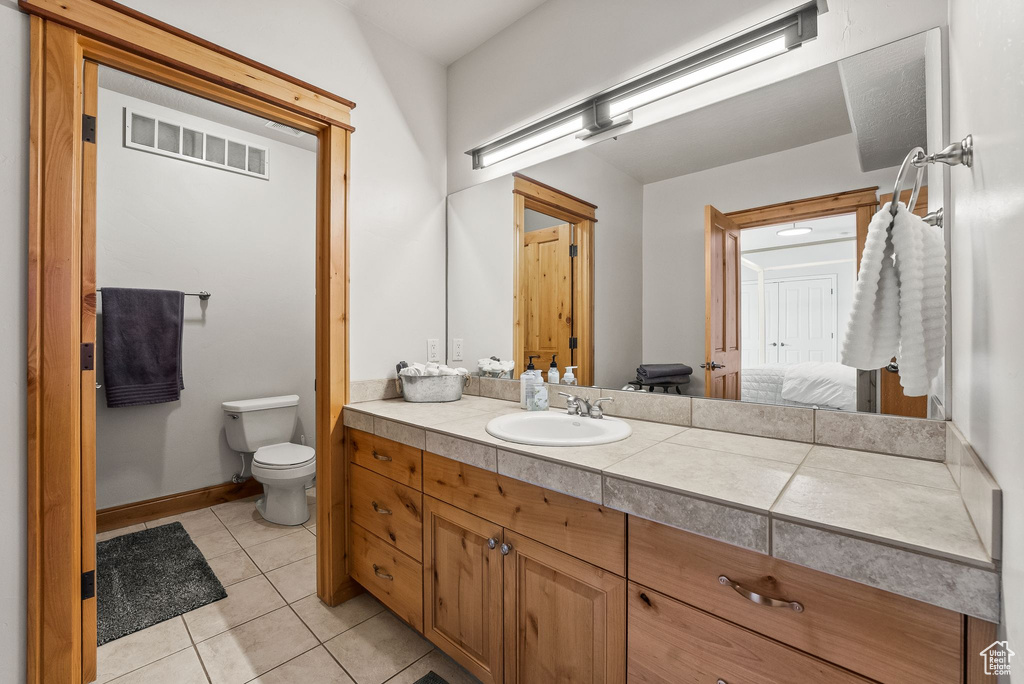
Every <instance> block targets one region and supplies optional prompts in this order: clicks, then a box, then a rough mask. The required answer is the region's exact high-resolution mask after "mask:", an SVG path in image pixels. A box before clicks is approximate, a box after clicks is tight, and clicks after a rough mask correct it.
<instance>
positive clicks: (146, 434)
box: [96, 89, 316, 508]
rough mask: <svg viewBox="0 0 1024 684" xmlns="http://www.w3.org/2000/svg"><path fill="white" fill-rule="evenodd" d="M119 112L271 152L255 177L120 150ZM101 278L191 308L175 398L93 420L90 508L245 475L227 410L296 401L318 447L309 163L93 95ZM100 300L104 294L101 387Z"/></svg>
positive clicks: (158, 111)
mask: <svg viewBox="0 0 1024 684" xmlns="http://www.w3.org/2000/svg"><path fill="white" fill-rule="evenodd" d="M124 107H128V108H129V109H132V110H135V111H137V112H139V113H143V114H151V115H154V116H158V117H160V116H164V117H166V118H167V120H169V121H173V122H175V123H180V124H183V125H186V126H191V127H195V128H196V130H200V131H205V132H208V133H212V134H216V135H221V136H224V137H227V138H231V139H235V140H242V141H246V142H251V143H253V144H255V145H259V146H261V147H265V148H267V150H268V153H269V160H270V179H269V180H263V179H259V178H252V177H249V176H243V175H241V174H238V173H232V172H229V171H225V170H223V169H217V168H211V167H208V166H202V165H199V164H193V163H189V162H185V161H181V160H177V159H170V158H167V157H162V156H159V155H156V154H151V153H148V152H142V151H139V150H136V149H131V148H127V147H124V146H123V145H122V142H121V141H122V131H123V114H122V110H123V108H124ZM98 121H99V124H98V126H99V130H98V138H97V139H98V150H97V210H96V218H97V221H96V223H97V231H96V232H97V236H96V237H97V239H96V243H97V250H96V252H97V253H96V275H97V282H98V283H99V285H100V287H107V286H110V287H141V288H156V289H173V290H186V291H192V292H195V291H198V290H201V289H202V290H209V291H210V292H212V293H213V297H212V298H211V299H210V300H208V301H207V302H200V301H199V299H198V298H197V297H186V298H185V330H184V335H183V338H184V339H183V360H182V363H183V369H184V379H185V390H184V391H183V392H182V395H181V401H179V402H172V403H166V404H154V405H151V406H136V407H125V408H114V409H110V408H107V405H106V401H105V399H104V395H103V392H102V390H101V391H100V392H98V394H97V410H96V447H97V448H96V505H97V508H107V507H110V506H117V505H120V504H124V503H129V502H133V501H142V500H145V499H151V498H155V497H158V496H163V495H166V494H174V493H177V492H184V491H188V490H190V489H197V488H199V487H208V486H211V485H216V484H220V483H223V482H227V481H229V480H230V479H231V476H232V475H233V474H234V473H237V472H238V471H239V470H240V469H241V463H240V457H239V455H238V454H237V453H236V452H235V451H233V450H232V449H231V448H230V447H229V446H228V444H227V440H226V439H225V437H224V415H223V412H222V411H221V410H220V404H221V402H223V401H228V400H232V399H248V398H252V397H266V396H276V395H281V394H297V395H299V397H300V403H299V425H298V426H297V428H296V431H295V435H294V436H290V437H293V438H294V439H295V441H299V439H300V438H301V435H305V436H306V439H307V442H308V443H310V444H312V443H313V442H314V441H315V439H316V438H315V431H314V428H315V424H314V416H315V410H314V408H315V403H316V395H315V392H314V386H313V381H314V377H315V374H316V363H315V350H316V345H315V338H314V327H315V326H314V323H315V320H316V314H315V302H316V279H315V276H316V154H315V153H314V152H311V151H309V150H304V149H301V148H299V147H295V146H294V145H287V144H284V143H281V142H277V141H275V140H271V139H269V138H263V137H260V136H256V135H253V134H252V133H248V132H244V131H239V130H237V129H233V128H228V127H226V126H222V125H219V124H216V123H213V122H211V121H207V120H204V119H200V118H197V117H194V116H189V115H186V114H182V113H180V112H177V111H175V110H173V109H168V108H166V107H160V106H157V105H154V104H151V103H149V102H146V101H143V100H139V99H136V98H133V97H128V96H127V95H122V94H120V93H116V92H113V91H109V90H104V89H101V90H100V93H99V116H98ZM102 303H103V298H102V296H101V297H100V320H99V325H100V334H99V335H98V342H99V351H100V352H101V353H100V354H99V356H100V359H101V363H100V365H98V367H97V370H98V371H99V373H100V374H99V376H98V377H99V378H101V380H100V382H102V377H103V376H102V345H103V335H102Z"/></svg>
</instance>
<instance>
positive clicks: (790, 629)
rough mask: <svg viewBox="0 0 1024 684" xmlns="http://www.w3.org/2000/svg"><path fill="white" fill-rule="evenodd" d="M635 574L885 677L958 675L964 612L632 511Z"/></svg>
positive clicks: (936, 679)
mask: <svg viewBox="0 0 1024 684" xmlns="http://www.w3.org/2000/svg"><path fill="white" fill-rule="evenodd" d="M723 576H724V577H727V578H728V579H729V581H731V582H734V583H736V584H738V585H740V587H741V588H742V589H743V590H746V591H749V592H755V593H757V594H760V595H762V596H766V597H770V598H777V599H784V600H786V601H796V602H799V603H800V605H801V607H802V611H801V612H796V611H794V610H793V609H792V608H791V607H789V606H782V607H769V606H766V605H760V604H757V603H754V602H753V601H752V600H750V599H749V598H746V597H744V596H743V595H741V593H740V592H739V591H737V590H736V589H734V588H733V587H732V586H730V585H728V584H723V583H722V582H720V581H719V577H723ZM629 579H630V581H633V582H638V583H640V584H643V585H645V586H648V587H651V588H653V589H655V590H657V591H660V592H663V593H665V594H667V595H669V596H671V597H673V598H676V599H679V600H680V601H683V602H685V603H688V604H689V605H691V606H695V607H697V608H700V609H701V610H704V611H707V612H708V613H713V614H715V615H717V616H719V617H722V618H725V619H726V620H728V621H730V622H734V623H736V624H738V625H742V626H744V627H747V628H749V629H752V630H754V631H755V632H759V633H761V634H764V635H766V636H769V637H771V638H772V639H777V640H778V641H781V642H783V643H786V644H789V645H791V646H794V647H796V648H798V649H800V650H802V651H807V652H808V653H812V654H814V655H816V656H819V657H821V658H824V659H825V660H829V661H831V662H833V663H836V664H837V665H841V666H843V667H845V668H847V669H850V670H853V671H855V672H859V673H861V674H863V675H866V676H868V677H870V678H872V679H876V680H878V681H880V682H908V681H921V682H924V681H926V682H933V683H935V684H939V683H942V684H946V683H949V684H954V683H955V682H959V681H960V668H961V642H962V617H961V616H960V615H959V614H957V613H954V612H952V611H949V610H945V609H943V608H938V607H935V606H931V605H928V604H925V603H921V602H919V601H914V600H912V599H908V598H905V597H902V596H897V595H895V594H891V593H889V592H886V591H882V590H880V589H875V588H873V587H868V586H866V585H863V584H858V583H856V582H851V581H849V580H845V579H842V578H839V577H834V576H832V575H828V574H825V573H822V572H818V571H816V570H810V569H808V568H805V567H802V566H799V565H794V564H792V563H787V562H785V561H781V560H779V559H777V558H772V557H771V556H766V555H764V554H760V553H756V552H754V551H749V550H747V549H741V548H739V547H736V546H732V545H730V544H725V543H723V542H718V541H714V540H711V539H707V538H705V537H700V536H698V535H695V534H691V533H689V532H684V531H682V530H677V529H675V528H672V527H667V526H665V525H659V524H658V523H653V522H650V521H647V520H642V519H639V518H635V517H630V519H629ZM641 681H642V680H641Z"/></svg>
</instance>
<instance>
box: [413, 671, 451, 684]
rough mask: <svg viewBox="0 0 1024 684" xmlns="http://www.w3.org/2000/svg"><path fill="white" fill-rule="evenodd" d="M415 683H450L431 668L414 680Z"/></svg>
mask: <svg viewBox="0 0 1024 684" xmlns="http://www.w3.org/2000/svg"><path fill="white" fill-rule="evenodd" d="M413 684H448V680H447V679H445V678H444V677H442V676H441V675H439V674H437V673H436V672H434V671H433V670H431V671H430V672H428V673H427V674H425V675H423V676H422V677H420V678H419V679H417V680H416V681H415V682H413Z"/></svg>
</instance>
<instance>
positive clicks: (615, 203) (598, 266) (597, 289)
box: [448, 150, 643, 387]
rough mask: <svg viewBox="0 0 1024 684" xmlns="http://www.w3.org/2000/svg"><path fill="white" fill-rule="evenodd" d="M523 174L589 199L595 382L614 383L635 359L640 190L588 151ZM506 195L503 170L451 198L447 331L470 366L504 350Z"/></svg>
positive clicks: (508, 294) (508, 283) (508, 350)
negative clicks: (593, 220)
mask: <svg viewBox="0 0 1024 684" xmlns="http://www.w3.org/2000/svg"><path fill="white" fill-rule="evenodd" d="M523 173H524V174H526V175H527V176H529V177H530V178H533V179H535V180H538V181H540V182H542V183H546V184H547V185H550V186H552V187H555V188H558V189H559V190H562V191H563V192H567V193H569V194H570V195H575V196H576V197H579V198H580V199H583V200H586V201H588V202H591V203H592V204H596V205H597V224H596V228H595V229H594V255H595V256H594V340H595V344H594V381H595V383H596V384H598V385H601V386H603V387H621V386H622V385H623V384H625V382H626V381H628V380H629V379H631V378H633V377H635V376H636V372H635V369H636V366H637V365H638V364H639V363H640V351H641V344H640V337H641V321H640V313H641V300H642V292H641V289H642V280H641V273H640V271H641V252H640V247H641V231H642V192H643V190H642V189H643V186H642V185H641V184H640V183H639V182H638V181H637V180H636V179H635V178H633V177H631V176H629V175H627V174H625V173H623V172H622V171H620V170H618V169H617V168H615V167H613V166H611V165H610V164H608V163H607V162H605V161H604V160H602V159H600V158H598V157H596V156H594V155H592V154H590V153H589V152H587V151H586V150H580V151H578V152H577V153H575V154H570V155H566V156H564V157H559V158H558V159H552V160H550V161H547V162H544V163H543V164H539V165H537V166H534V167H531V168H528V169H524V170H523ZM511 191H512V178H511V176H504V177H503V178H499V179H496V180H492V181H490V182H488V183H484V184H481V185H478V186H475V187H472V188H469V189H466V190H463V191H462V192H459V193H455V194H453V195H451V197H450V198H449V215H448V216H449V235H448V240H449V252H448V254H449V261H448V273H449V280H448V282H449V287H450V288H451V289H450V296H449V310H448V314H449V324H448V334H449V337H451V338H455V337H462V338H463V339H464V345H465V347H464V348H465V350H466V354H465V356H464V357H463V358H464V359H465V364H466V365H467V366H468V367H469V368H470V369H473V370H475V367H476V366H475V363H476V360H477V359H479V358H483V357H485V356H491V355H492V354H494V355H499V356H501V357H502V358H509V357H511V355H512V254H513V250H514V248H515V245H514V240H513V232H512V195H511ZM480 340H482V341H483V342H484V344H481V343H480ZM519 370H521V369H517V372H518V371H519Z"/></svg>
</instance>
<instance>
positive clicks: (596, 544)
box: [423, 451, 626, 576]
mask: <svg viewBox="0 0 1024 684" xmlns="http://www.w3.org/2000/svg"><path fill="white" fill-rule="evenodd" d="M423 480H424V493H425V494H427V495H428V496H432V497H434V498H435V499H440V500H441V501H444V502H445V503H448V504H451V505H453V506H455V507H456V508H461V509H462V510H464V511H469V512H470V513H472V514H473V515H478V516H480V517H481V518H484V519H485V520H490V521H491V522H494V523H497V524H499V525H501V526H502V527H506V528H508V529H510V530H515V531H516V532H519V533H521V534H524V535H526V536H527V537H530V538H531V539H536V540H537V541H539V542H541V543H543V544H547V545H548V546H551V547H554V548H556V549H559V550H561V551H564V552H566V553H568V554H569V555H570V556H575V557H576V558H581V559H583V560H585V561H587V562H588V563H593V564H594V565H596V566H598V567H600V568H604V569H605V570H610V571H611V572H614V573H615V574H616V575H620V576H622V575H625V570H626V516H625V514H623V513H621V512H619V511H613V510H611V509H610V508H605V507H604V506H599V505H598V504H595V503H591V502H589V501H582V500H580V499H576V498H573V497H571V496H566V495H565V494H559V493H558V492H552V491H550V490H547V489H543V488H542V487H537V486H536V485H532V484H527V483H525V482H520V481H519V480H513V479H512V478H509V477H505V476H503V475H498V474H497V473H492V472H491V471H489V470H482V469H480V468H474V467H473V466H469V465H466V464H464V463H459V462H458V461H453V460H451V459H447V458H444V457H443V456H438V455H437V454H432V453H430V452H429V451H427V452H425V453H424V454H423Z"/></svg>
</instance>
